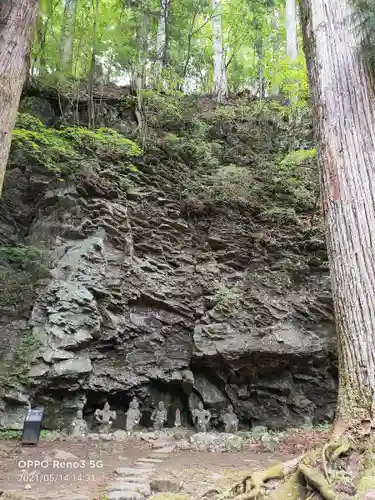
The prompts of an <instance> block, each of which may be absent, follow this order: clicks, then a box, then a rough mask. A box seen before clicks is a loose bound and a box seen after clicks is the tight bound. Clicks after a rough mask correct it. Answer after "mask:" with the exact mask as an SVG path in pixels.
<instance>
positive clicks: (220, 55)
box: [212, 0, 228, 102]
mask: <svg viewBox="0 0 375 500" xmlns="http://www.w3.org/2000/svg"><path fill="white" fill-rule="evenodd" d="M212 10H213V11H214V12H213V16H212V38H213V49H214V95H215V96H217V100H218V102H222V101H224V100H225V99H226V98H227V97H228V83H227V72H226V68H225V58H224V51H223V34H222V9H221V0H212Z"/></svg>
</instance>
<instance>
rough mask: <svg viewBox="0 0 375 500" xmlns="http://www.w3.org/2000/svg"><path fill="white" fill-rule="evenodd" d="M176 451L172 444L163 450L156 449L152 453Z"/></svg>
mask: <svg viewBox="0 0 375 500" xmlns="http://www.w3.org/2000/svg"><path fill="white" fill-rule="evenodd" d="M175 449H176V446H175V445H174V444H172V445H170V446H165V447H164V448H158V449H156V450H155V451H154V453H172V452H173V451H174V450H175Z"/></svg>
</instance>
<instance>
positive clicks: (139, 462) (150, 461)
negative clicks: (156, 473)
mask: <svg viewBox="0 0 375 500" xmlns="http://www.w3.org/2000/svg"><path fill="white" fill-rule="evenodd" d="M161 463H163V460H161V459H160V458H140V459H139V460H137V462H136V463H135V465H143V464H145V465H149V464H161Z"/></svg>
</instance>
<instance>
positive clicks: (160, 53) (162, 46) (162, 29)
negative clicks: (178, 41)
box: [156, 0, 170, 68]
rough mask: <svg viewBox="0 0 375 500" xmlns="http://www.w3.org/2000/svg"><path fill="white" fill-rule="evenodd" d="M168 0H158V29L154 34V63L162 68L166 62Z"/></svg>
mask: <svg viewBox="0 0 375 500" xmlns="http://www.w3.org/2000/svg"><path fill="white" fill-rule="evenodd" d="M169 11H170V0H160V12H159V20H158V31H157V35H156V64H157V66H159V68H162V67H164V66H166V65H167V64H168V59H169V58H168V41H169V36H168V35H169V33H168V32H169V30H168V21H169Z"/></svg>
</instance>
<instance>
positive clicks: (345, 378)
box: [300, 0, 375, 431]
mask: <svg viewBox="0 0 375 500" xmlns="http://www.w3.org/2000/svg"><path fill="white" fill-rule="evenodd" d="M300 9H301V23H302V27H303V34H304V48H305V53H306V54H307V58H308V70H309V79H310V87H311V97H312V103H313V112H314V127H315V131H316V134H317V140H318V151H319V161H320V165H321V179H322V186H321V187H322V189H321V191H322V198H323V200H322V201H323V207H324V211H325V218H326V223H327V246H328V256H329V261H330V267H331V277H332V289H333V290H332V291H333V302H334V308H335V317H336V328H337V335H338V355H339V379H340V383H339V394H338V410H337V415H336V430H337V429H341V430H343V431H345V430H347V429H351V430H353V429H355V428H359V429H363V426H364V424H365V423H367V424H368V422H369V421H371V420H372V417H373V415H372V404H373V398H374V394H375V307H374V304H375V168H374V165H375V95H374V91H373V89H374V86H373V83H374V81H373V77H372V75H371V73H370V72H369V71H368V69H367V67H365V66H364V65H363V63H362V62H361V61H360V60H359V57H358V47H359V44H360V40H359V39H358V37H357V36H356V33H355V31H354V29H353V25H352V19H353V18H352V11H351V7H350V0H301V3H300Z"/></svg>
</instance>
